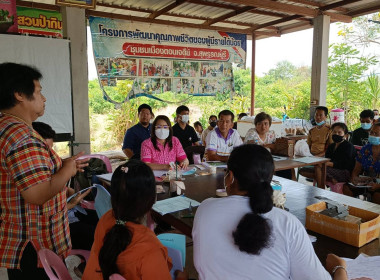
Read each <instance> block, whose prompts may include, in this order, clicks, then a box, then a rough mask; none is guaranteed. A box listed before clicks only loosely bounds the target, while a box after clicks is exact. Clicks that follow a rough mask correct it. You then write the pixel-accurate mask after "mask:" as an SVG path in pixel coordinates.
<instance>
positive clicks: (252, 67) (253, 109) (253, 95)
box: [251, 32, 256, 116]
mask: <svg viewBox="0 0 380 280" xmlns="http://www.w3.org/2000/svg"><path fill="white" fill-rule="evenodd" d="M255 58H256V35H255V33H254V32H253V33H252V66H251V116H253V115H254V113H255Z"/></svg>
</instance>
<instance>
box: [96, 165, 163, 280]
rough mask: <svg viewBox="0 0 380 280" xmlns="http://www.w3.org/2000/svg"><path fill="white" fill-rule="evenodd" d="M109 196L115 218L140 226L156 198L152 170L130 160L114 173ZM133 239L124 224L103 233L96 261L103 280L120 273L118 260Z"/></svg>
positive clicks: (116, 225)
mask: <svg viewBox="0 0 380 280" xmlns="http://www.w3.org/2000/svg"><path fill="white" fill-rule="evenodd" d="M125 168H127V170H128V171H127V172H125ZM123 169H124V170H123ZM110 193H111V204H112V211H113V215H114V217H115V219H116V220H122V221H125V222H132V223H139V219H140V218H142V217H143V216H144V215H145V214H146V213H147V212H148V211H149V210H150V209H151V208H152V206H153V204H154V202H155V199H156V183H155V178H154V175H153V172H152V170H151V169H150V167H149V166H147V165H146V164H145V163H143V162H142V161H140V160H136V159H131V160H129V161H128V162H127V163H125V164H123V165H122V166H119V167H118V168H117V169H116V170H115V172H114V174H113V176H112V179H111V187H110ZM132 236H133V233H132V232H131V230H130V229H129V228H128V226H127V225H125V224H122V225H120V224H115V225H114V226H113V227H112V228H111V229H110V230H109V231H108V232H107V233H106V235H105V237H104V240H103V246H102V248H101V249H100V252H99V258H98V259H99V266H100V269H101V271H102V274H103V279H104V280H108V279H109V277H110V276H111V275H112V274H114V273H119V269H118V268H117V264H116V260H117V257H118V256H119V254H121V253H122V252H123V251H125V250H126V249H127V247H128V245H129V244H130V243H131V240H132Z"/></svg>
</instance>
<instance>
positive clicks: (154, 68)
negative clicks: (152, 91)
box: [143, 59, 172, 77]
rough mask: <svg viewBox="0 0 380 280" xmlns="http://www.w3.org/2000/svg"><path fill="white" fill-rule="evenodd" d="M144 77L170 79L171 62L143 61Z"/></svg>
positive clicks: (158, 60) (159, 60)
mask: <svg viewBox="0 0 380 280" xmlns="http://www.w3.org/2000/svg"><path fill="white" fill-rule="evenodd" d="M143 75H144V77H152V76H156V77H170V76H171V75H172V61H171V60H162V59H154V60H153V59H144V68H143Z"/></svg>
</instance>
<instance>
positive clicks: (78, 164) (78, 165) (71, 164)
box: [63, 152, 89, 177]
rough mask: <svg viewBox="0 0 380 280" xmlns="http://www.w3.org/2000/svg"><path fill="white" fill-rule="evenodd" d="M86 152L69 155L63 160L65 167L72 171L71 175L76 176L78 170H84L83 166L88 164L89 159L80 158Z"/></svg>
mask: <svg viewBox="0 0 380 280" xmlns="http://www.w3.org/2000/svg"><path fill="white" fill-rule="evenodd" d="M83 155H84V152H80V153H79V154H76V155H75V156H72V157H69V158H67V159H65V160H63V167H64V168H67V169H68V170H69V171H70V173H71V177H73V176H75V174H77V172H78V171H79V172H83V171H84V170H83V168H84V167H86V166H88V163H87V162H88V161H89V159H81V160H78V158H79V157H81V156H83Z"/></svg>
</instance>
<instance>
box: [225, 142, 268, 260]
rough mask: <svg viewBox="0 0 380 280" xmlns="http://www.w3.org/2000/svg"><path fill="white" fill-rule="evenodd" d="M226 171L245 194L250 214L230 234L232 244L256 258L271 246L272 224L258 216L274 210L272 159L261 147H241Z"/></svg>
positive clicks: (236, 151) (233, 154)
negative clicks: (232, 176) (232, 240)
mask: <svg viewBox="0 0 380 280" xmlns="http://www.w3.org/2000/svg"><path fill="white" fill-rule="evenodd" d="M227 167H228V170H231V171H232V172H233V175H234V178H235V180H236V181H237V184H238V187H239V190H240V191H246V192H247V196H248V197H249V205H250V207H251V210H252V212H251V213H248V214H245V215H244V216H243V217H242V219H241V220H240V222H239V224H238V226H237V228H236V230H235V231H234V232H233V238H234V241H235V244H236V245H237V246H238V247H239V250H240V251H242V252H247V253H248V254H252V255H259V254H260V252H261V250H262V249H264V248H268V247H270V246H271V233H272V227H271V224H270V222H269V221H268V220H267V219H266V218H264V217H263V216H262V215H260V214H264V213H267V212H269V211H271V210H272V208H273V200H272V195H273V189H272V186H271V184H270V183H271V181H272V177H273V173H274V163H273V158H272V155H271V154H270V152H268V150H267V149H265V148H264V147H262V146H259V145H254V144H247V145H242V146H239V147H237V148H235V149H234V150H233V151H232V153H231V155H230V157H229V159H228V162H227Z"/></svg>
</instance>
